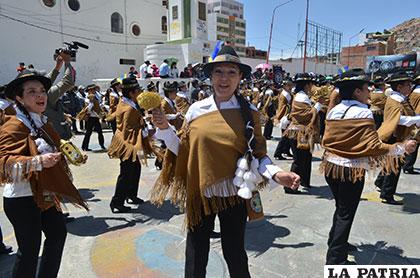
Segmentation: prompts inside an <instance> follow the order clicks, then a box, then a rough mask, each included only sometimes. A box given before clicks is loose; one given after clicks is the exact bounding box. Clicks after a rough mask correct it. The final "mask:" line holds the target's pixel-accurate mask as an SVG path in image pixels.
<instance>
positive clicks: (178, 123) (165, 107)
mask: <svg viewBox="0 0 420 278" xmlns="http://www.w3.org/2000/svg"><path fill="white" fill-rule="evenodd" d="M161 109H162V111H163V113H165V115H166V114H176V113H177V111H176V108H174V107H172V106H171V105H170V104H169V103H168V102H167V101H166V100H165V99H163V100H162V102H161ZM169 123H170V124H171V125H173V126H174V127H175V129H176V130H179V129H180V128H181V127H182V123H183V120H182V118H181V117H178V118H176V119H173V120H169Z"/></svg>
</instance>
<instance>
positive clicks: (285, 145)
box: [274, 130, 290, 157]
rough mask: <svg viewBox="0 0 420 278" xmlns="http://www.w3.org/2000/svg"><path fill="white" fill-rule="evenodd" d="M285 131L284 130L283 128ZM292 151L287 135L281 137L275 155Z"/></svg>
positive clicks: (278, 155)
mask: <svg viewBox="0 0 420 278" xmlns="http://www.w3.org/2000/svg"><path fill="white" fill-rule="evenodd" d="M283 132H284V130H283ZM289 153H290V140H289V138H287V137H286V136H282V137H281V138H280V141H279V143H278V144H277V148H276V150H275V151H274V157H280V156H281V155H282V154H289Z"/></svg>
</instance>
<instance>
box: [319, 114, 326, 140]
mask: <svg viewBox="0 0 420 278" xmlns="http://www.w3.org/2000/svg"><path fill="white" fill-rule="evenodd" d="M318 115H319V136H320V138H322V137H324V132H325V119H326V117H327V113H325V112H324V111H319V112H318Z"/></svg>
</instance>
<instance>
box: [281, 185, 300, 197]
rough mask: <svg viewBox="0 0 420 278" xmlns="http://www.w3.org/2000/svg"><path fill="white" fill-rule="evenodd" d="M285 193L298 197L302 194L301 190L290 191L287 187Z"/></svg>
mask: <svg viewBox="0 0 420 278" xmlns="http://www.w3.org/2000/svg"><path fill="white" fill-rule="evenodd" d="M284 193H286V194H295V195H297V194H300V193H302V192H300V191H299V190H293V189H290V188H287V187H285V188H284Z"/></svg>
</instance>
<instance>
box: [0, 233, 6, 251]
mask: <svg viewBox="0 0 420 278" xmlns="http://www.w3.org/2000/svg"><path fill="white" fill-rule="evenodd" d="M4 247H5V245H4V243H3V233H2V231H1V227H0V250H1V249H4Z"/></svg>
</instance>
